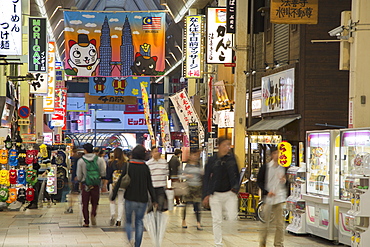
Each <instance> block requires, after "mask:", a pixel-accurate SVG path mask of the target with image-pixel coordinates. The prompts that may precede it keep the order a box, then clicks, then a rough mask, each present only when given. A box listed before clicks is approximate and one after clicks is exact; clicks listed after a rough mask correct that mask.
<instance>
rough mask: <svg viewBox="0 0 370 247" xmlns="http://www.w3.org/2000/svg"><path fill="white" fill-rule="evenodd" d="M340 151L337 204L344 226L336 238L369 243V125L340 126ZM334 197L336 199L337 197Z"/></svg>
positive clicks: (356, 246)
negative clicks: (351, 127)
mask: <svg viewBox="0 0 370 247" xmlns="http://www.w3.org/2000/svg"><path fill="white" fill-rule="evenodd" d="M340 134H341V153H340V179H339V181H340V182H339V185H340V188H339V189H340V193H339V194H340V197H339V200H338V201H341V202H342V204H344V203H346V204H347V205H346V206H340V207H339V213H340V218H343V221H344V223H343V227H342V228H343V229H341V227H339V237H340V238H339V242H340V243H344V244H347V245H351V246H353V247H368V246H370V244H369V243H370V229H369V219H370V192H369V190H368V189H369V182H370V181H369V179H370V178H369V176H370V129H369V128H367V129H343V130H341V131H340ZM336 201H337V200H336Z"/></svg>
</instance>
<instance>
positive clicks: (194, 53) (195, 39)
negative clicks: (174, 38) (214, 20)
mask: <svg viewBox="0 0 370 247" xmlns="http://www.w3.org/2000/svg"><path fill="white" fill-rule="evenodd" d="M203 32H204V25H203V17H202V16H200V15H197V16H186V19H185V35H186V37H185V47H186V49H185V52H186V60H185V73H184V74H185V77H186V78H202V77H203V66H204V65H203V55H202V54H203V37H202V36H203Z"/></svg>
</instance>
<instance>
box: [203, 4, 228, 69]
mask: <svg viewBox="0 0 370 247" xmlns="http://www.w3.org/2000/svg"><path fill="white" fill-rule="evenodd" d="M232 46H233V35H232V34H230V33H227V32H226V8H208V9H207V63H232V62H233V61H232V60H233V59H232V57H233V56H232V54H233V50H232V49H231V47H232Z"/></svg>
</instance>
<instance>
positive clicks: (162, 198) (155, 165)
mask: <svg viewBox="0 0 370 247" xmlns="http://www.w3.org/2000/svg"><path fill="white" fill-rule="evenodd" d="M151 155H152V158H151V159H150V160H148V161H147V163H146V164H147V165H148V166H149V169H150V174H151V176H152V182H153V187H154V192H155V194H156V197H157V200H158V210H159V211H161V212H162V211H165V210H167V208H168V205H165V204H166V201H167V197H166V191H165V188H166V187H167V177H168V164H167V162H166V160H165V159H162V158H161V153H160V152H159V150H158V148H157V147H155V146H154V147H153V148H152V152H151Z"/></svg>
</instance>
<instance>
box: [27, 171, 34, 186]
mask: <svg viewBox="0 0 370 247" xmlns="http://www.w3.org/2000/svg"><path fill="white" fill-rule="evenodd" d="M26 181H27V183H28V184H30V185H32V186H34V185H35V184H36V183H37V172H36V170H31V169H27V171H26Z"/></svg>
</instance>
